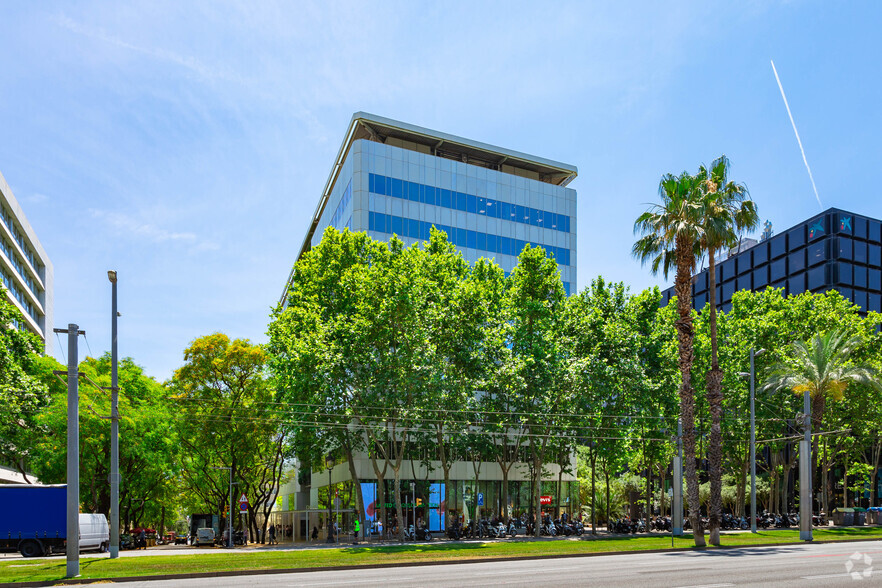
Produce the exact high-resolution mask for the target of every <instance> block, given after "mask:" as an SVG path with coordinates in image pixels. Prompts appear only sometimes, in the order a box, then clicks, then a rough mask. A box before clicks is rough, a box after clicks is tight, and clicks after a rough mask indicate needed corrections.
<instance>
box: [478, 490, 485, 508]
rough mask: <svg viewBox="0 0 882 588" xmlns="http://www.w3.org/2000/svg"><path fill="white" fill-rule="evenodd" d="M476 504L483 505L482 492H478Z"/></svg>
mask: <svg viewBox="0 0 882 588" xmlns="http://www.w3.org/2000/svg"><path fill="white" fill-rule="evenodd" d="M478 506H484V493H483V492H478Z"/></svg>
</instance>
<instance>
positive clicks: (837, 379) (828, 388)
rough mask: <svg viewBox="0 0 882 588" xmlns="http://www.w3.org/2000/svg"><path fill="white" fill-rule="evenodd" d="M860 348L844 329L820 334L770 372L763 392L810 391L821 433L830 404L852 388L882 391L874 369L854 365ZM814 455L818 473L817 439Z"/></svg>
mask: <svg viewBox="0 0 882 588" xmlns="http://www.w3.org/2000/svg"><path fill="white" fill-rule="evenodd" d="M861 344H862V341H861V338H860V337H858V336H856V335H853V334H851V333H850V332H849V331H848V329H847V328H845V327H836V328H834V329H833V330H831V331H829V332H826V333H820V334H817V335H815V336H814V337H812V339H811V340H810V341H794V342H793V344H792V345H791V354H790V357H789V358H787V359H785V360H784V361H783V362H781V363H779V364H777V365H774V366H772V367H771V368H769V370H768V372H767V377H766V381H765V383H764V384H763V385H762V388H761V389H762V390H764V391H772V392H774V391H778V390H791V391H793V392H794V393H796V394H800V395H801V394H804V393H805V392H806V391H807V392H808V393H809V398H810V399H811V403H812V430H813V431H818V432H820V431H821V430H822V429H823V424H824V411H825V409H826V406H827V400H828V399H829V400H833V401H837V402H838V401H840V400H842V399H843V398H844V397H845V391H846V389H847V388H848V385H849V384H853V383H854V384H864V385H867V386H871V387H873V388H875V389H876V390H882V384H880V382H879V378H878V375H877V373H876V371H875V370H874V369H873V368H871V367H868V366H865V365H860V364H857V365H856V364H854V363H853V362H852V361H851V355H852V353H854V351H855V349H857V348H858V347H860V345H861ZM812 454H813V461H812V469H813V470H816V469H817V460H818V436H814V439H813V441H812ZM824 498H825V499H826V496H825V497H824Z"/></svg>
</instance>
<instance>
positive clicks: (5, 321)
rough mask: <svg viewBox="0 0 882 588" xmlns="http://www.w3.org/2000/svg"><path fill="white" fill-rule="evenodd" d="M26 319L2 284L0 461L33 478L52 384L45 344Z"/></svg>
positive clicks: (50, 368)
mask: <svg viewBox="0 0 882 588" xmlns="http://www.w3.org/2000/svg"><path fill="white" fill-rule="evenodd" d="M23 321H24V319H23V317H22V316H21V313H20V312H19V311H18V309H17V308H16V307H15V305H14V304H12V302H10V301H9V299H8V297H7V291H6V289H5V288H3V286H2V285H0V463H3V464H4V465H9V466H12V467H14V468H15V469H16V470H18V471H19V473H21V474H22V475H23V476H24V477H25V480H28V481H30V480H29V477H28V476H29V474H30V472H29V465H28V463H29V460H30V458H31V456H32V453H33V443H34V441H35V440H36V439H37V435H35V433H36V432H37V431H38V424H37V416H38V414H39V413H40V411H41V410H42V409H43V408H44V407H45V406H46V405H48V404H49V402H50V395H49V385H48V384H47V382H46V381H45V380H43V379H41V378H40V377H39V374H40V372H41V371H43V369H42V366H43V365H44V364H46V361H45V358H42V357H41V355H40V354H41V353H42V352H43V345H42V343H41V342H40V339H39V338H38V337H37V336H36V335H34V334H33V333H31V332H30V331H26V330H23V329H19V328H17V326H16V325H18V324H21V323H22V322H23ZM50 362H51V360H50ZM51 363H54V362H51ZM52 369H53V367H51V366H50V367H49V371H50V372H51V370H52Z"/></svg>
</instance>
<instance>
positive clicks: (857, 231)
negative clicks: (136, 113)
mask: <svg viewBox="0 0 882 588" xmlns="http://www.w3.org/2000/svg"><path fill="white" fill-rule="evenodd" d="M854 236H855V237H859V238H861V239H866V238H867V219H865V218H860V217H855V219H854Z"/></svg>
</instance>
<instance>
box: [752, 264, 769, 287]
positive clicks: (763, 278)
mask: <svg viewBox="0 0 882 588" xmlns="http://www.w3.org/2000/svg"><path fill="white" fill-rule="evenodd" d="M768 285H769V266H763V267H761V268H759V269H755V270H753V287H754V289H755V290H759V289H760V288H764V287H766V286H768Z"/></svg>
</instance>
